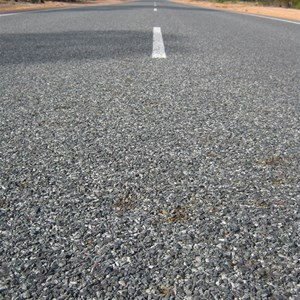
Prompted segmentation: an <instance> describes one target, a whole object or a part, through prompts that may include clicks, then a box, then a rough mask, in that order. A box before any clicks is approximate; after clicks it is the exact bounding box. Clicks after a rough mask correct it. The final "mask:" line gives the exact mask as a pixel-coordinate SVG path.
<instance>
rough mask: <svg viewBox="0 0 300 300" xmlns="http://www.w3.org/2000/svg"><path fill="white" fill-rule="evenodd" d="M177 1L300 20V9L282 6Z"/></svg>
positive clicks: (177, 0) (190, 0)
mask: <svg viewBox="0 0 300 300" xmlns="http://www.w3.org/2000/svg"><path fill="white" fill-rule="evenodd" d="M172 1H173V2H177V3H184V4H191V5H195V6H200V7H205V8H206V7H207V8H214V9H215V8H216V9H224V10H231V11H238V12H244V13H249V14H257V15H264V16H269V17H277V18H282V19H288V20H293V21H300V10H299V9H292V8H282V7H265V6H259V5H258V4H254V3H253V4H247V3H230V2H228V3H216V2H208V1H197V0H172Z"/></svg>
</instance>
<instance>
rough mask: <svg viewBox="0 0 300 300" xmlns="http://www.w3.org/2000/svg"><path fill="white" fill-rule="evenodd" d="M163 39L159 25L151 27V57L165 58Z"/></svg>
mask: <svg viewBox="0 0 300 300" xmlns="http://www.w3.org/2000/svg"><path fill="white" fill-rule="evenodd" d="M166 57H167V56H166V52H165V46H164V41H163V37H162V33H161V28H160V27H153V50H152V58H166Z"/></svg>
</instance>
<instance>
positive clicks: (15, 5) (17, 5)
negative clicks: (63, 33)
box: [0, 0, 130, 13]
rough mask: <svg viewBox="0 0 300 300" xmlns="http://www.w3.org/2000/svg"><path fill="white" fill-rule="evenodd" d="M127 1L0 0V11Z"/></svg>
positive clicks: (125, 0) (124, 0)
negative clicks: (38, 0) (30, 0)
mask: <svg viewBox="0 0 300 300" xmlns="http://www.w3.org/2000/svg"><path fill="white" fill-rule="evenodd" d="M129 1H130V0H91V1H82V2H77V3H70V2H56V1H46V2H45V3H40V4H34V3H27V2H14V1H9V2H7V1H1V0H0V12H6V13H7V12H15V11H23V10H35V9H49V8H60V7H72V6H83V5H97V4H115V3H122V2H129Z"/></svg>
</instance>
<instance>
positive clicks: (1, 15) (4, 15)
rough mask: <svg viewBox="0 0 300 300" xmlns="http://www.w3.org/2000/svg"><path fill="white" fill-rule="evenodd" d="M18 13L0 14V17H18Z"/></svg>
mask: <svg viewBox="0 0 300 300" xmlns="http://www.w3.org/2000/svg"><path fill="white" fill-rule="evenodd" d="M19 14H20V13H14V14H0V17H7V16H14V15H19Z"/></svg>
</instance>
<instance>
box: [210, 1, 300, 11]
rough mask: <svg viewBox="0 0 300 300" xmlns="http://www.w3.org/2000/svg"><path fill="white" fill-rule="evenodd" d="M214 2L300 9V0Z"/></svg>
mask: <svg viewBox="0 0 300 300" xmlns="http://www.w3.org/2000/svg"><path fill="white" fill-rule="evenodd" d="M212 1H213V2H218V3H225V2H231V3H232V2H233V3H238V2H245V3H249V4H253V3H254V4H257V5H263V6H275V7H285V8H298V9H300V0H260V1H253V0H249V1H248V0H240V1H238V0H212Z"/></svg>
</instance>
